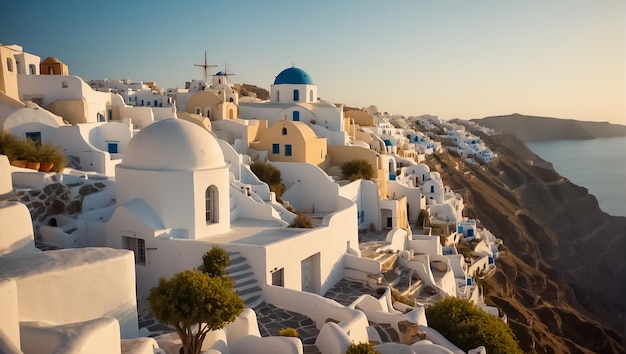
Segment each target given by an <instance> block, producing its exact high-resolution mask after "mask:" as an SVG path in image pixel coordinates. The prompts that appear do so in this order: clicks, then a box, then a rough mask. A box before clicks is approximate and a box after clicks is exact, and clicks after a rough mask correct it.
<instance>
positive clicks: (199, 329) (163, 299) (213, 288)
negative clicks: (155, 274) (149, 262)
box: [148, 270, 244, 354]
mask: <svg viewBox="0 0 626 354" xmlns="http://www.w3.org/2000/svg"><path fill="white" fill-rule="evenodd" d="M233 286H234V282H233V281H232V280H230V279H228V278H222V277H214V278H211V277H209V276H208V275H207V274H204V273H201V272H198V271H192V270H185V271H182V272H180V273H178V274H176V275H174V276H173V277H172V278H171V279H165V278H161V279H159V285H158V286H157V287H154V288H152V289H150V295H149V296H148V301H150V307H151V308H152V313H153V314H154V317H155V318H156V319H157V320H158V321H159V322H161V323H165V324H169V325H172V326H174V328H176V333H178V336H179V337H180V340H181V341H182V344H183V354H200V350H201V348H202V343H203V342H204V338H205V337H206V335H207V333H208V332H209V331H214V330H218V329H222V328H224V326H225V325H226V324H227V323H230V322H232V321H234V320H235V319H236V318H237V316H239V315H240V314H241V312H242V311H243V309H244V303H243V300H241V298H240V297H239V295H238V294H236V293H235V292H233Z"/></svg>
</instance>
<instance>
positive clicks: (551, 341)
mask: <svg viewBox="0 0 626 354" xmlns="http://www.w3.org/2000/svg"><path fill="white" fill-rule="evenodd" d="M474 133H475V134H476V135H480V136H481V137H482V139H483V141H485V142H486V143H487V144H488V145H489V146H490V148H491V149H492V150H494V151H497V152H498V153H499V154H501V155H502V156H501V157H499V158H498V159H497V160H496V161H494V162H492V163H490V164H488V165H480V164H471V163H467V162H466V161H465V160H464V159H461V158H458V157H454V156H452V155H450V154H449V153H442V154H439V156H437V158H436V159H431V160H430V161H429V163H430V164H431V165H432V166H431V167H436V168H439V169H440V170H441V171H442V177H443V179H444V183H445V184H447V185H449V186H450V187H451V188H452V189H454V190H456V191H457V192H459V193H461V194H462V195H463V196H464V199H465V201H466V211H467V214H468V216H470V217H474V218H477V219H479V220H480V221H481V223H482V224H483V225H484V226H485V227H487V228H488V229H489V230H490V231H492V232H493V233H494V234H495V235H497V236H498V237H500V238H502V240H503V241H504V244H505V246H506V247H507V248H508V250H507V252H506V255H505V256H503V257H501V258H500V259H498V261H497V266H498V270H497V272H496V274H495V275H494V276H493V277H492V278H491V279H490V280H489V281H490V283H491V284H492V285H493V290H491V291H490V292H489V293H488V294H487V299H488V301H490V302H491V303H493V304H496V305H497V306H499V307H500V308H501V309H502V310H503V311H504V312H506V314H507V315H508V319H509V324H510V326H511V328H512V329H513V331H514V332H515V334H516V336H517V338H518V340H519V341H520V344H521V347H522V349H524V351H526V352H533V353H561V352H565V353H568V352H571V353H621V352H623V351H624V344H623V340H624V338H623V337H624V329H625V325H624V324H625V322H624V321H625V318H624V311H625V305H624V302H625V301H624V285H625V284H624V274H626V273H625V271H626V256H625V253H624V252H626V249H625V243H624V237H625V236H626V217H614V216H610V215H608V214H606V213H604V212H602V211H601V210H600V208H599V206H598V202H597V200H596V198H595V197H594V196H592V195H590V194H589V193H588V191H587V190H586V189H585V188H582V187H579V186H576V185H574V184H572V183H570V182H569V181H568V180H567V179H565V178H563V177H561V176H560V175H558V173H556V172H555V171H554V170H553V169H552V168H551V165H550V164H549V163H546V162H545V161H543V160H541V159H540V158H539V157H538V156H536V155H534V154H533V153H532V152H531V151H530V150H528V149H527V148H526V146H525V145H524V144H523V143H522V142H521V141H519V140H518V139H517V138H515V137H514V136H512V135H494V136H485V135H483V134H481V133H480V132H474Z"/></svg>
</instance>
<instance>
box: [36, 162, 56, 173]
mask: <svg viewBox="0 0 626 354" xmlns="http://www.w3.org/2000/svg"><path fill="white" fill-rule="evenodd" d="M52 167H54V162H42V163H41V166H39V172H50V171H52Z"/></svg>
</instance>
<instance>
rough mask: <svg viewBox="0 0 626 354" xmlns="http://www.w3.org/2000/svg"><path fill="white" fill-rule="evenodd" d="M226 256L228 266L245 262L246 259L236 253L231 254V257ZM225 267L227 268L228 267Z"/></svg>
mask: <svg viewBox="0 0 626 354" xmlns="http://www.w3.org/2000/svg"><path fill="white" fill-rule="evenodd" d="M228 257H229V258H230V265H229V267H232V266H236V265H238V264H241V263H245V262H246V261H247V259H246V258H244V257H242V256H241V255H237V256H233V257H231V256H228ZM226 269H228V267H227V268H226Z"/></svg>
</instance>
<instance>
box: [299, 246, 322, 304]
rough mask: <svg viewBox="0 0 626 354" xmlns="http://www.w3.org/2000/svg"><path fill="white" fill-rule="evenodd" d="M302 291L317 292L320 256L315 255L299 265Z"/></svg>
mask: <svg viewBox="0 0 626 354" xmlns="http://www.w3.org/2000/svg"><path fill="white" fill-rule="evenodd" d="M300 265H301V270H302V291H307V292H310V293H316V294H317V293H318V292H319V284H320V254H319V253H316V254H314V255H312V256H310V257H308V258H307V259H305V260H303V261H302V262H301V263H300Z"/></svg>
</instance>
